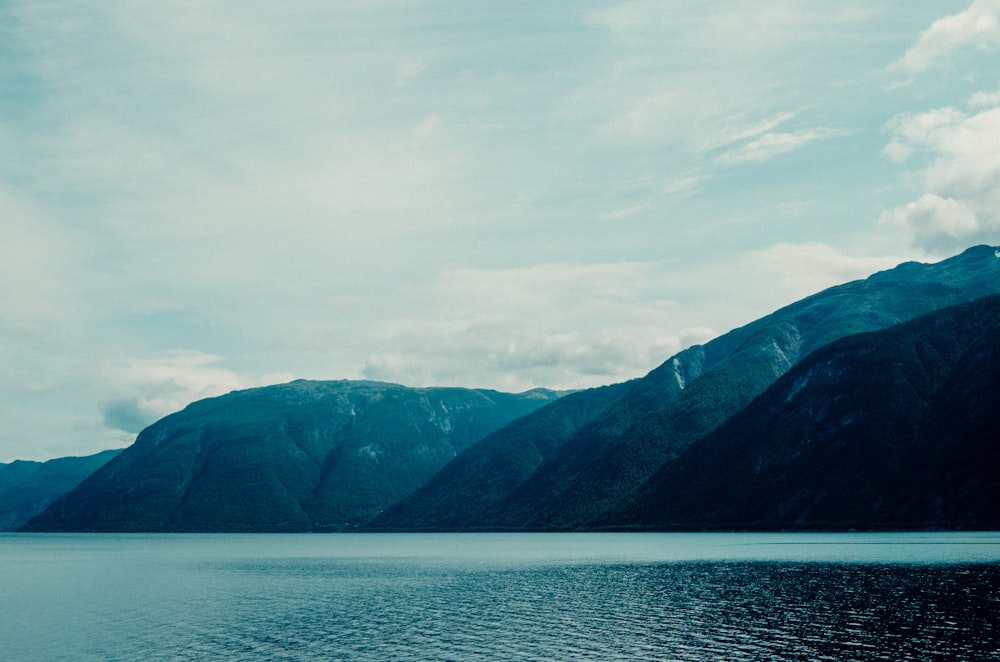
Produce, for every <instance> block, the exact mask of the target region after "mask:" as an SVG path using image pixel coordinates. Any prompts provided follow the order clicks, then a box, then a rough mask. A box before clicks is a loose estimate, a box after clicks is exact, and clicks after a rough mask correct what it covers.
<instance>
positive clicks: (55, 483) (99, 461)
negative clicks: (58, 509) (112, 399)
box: [0, 450, 120, 531]
mask: <svg viewBox="0 0 1000 662" xmlns="http://www.w3.org/2000/svg"><path fill="white" fill-rule="evenodd" d="M119 452H120V451H118V450H109V451H103V452H101V453H97V454H95V455H88V456H86V457H60V458H57V459H54V460H49V461H48V462H31V461H25V460H17V461H15V462H11V463H9V464H0V531H17V530H18V529H19V528H20V527H21V525H23V524H24V523H25V522H27V521H28V520H29V519H31V518H32V517H34V516H35V515H37V514H38V513H40V512H42V511H43V510H45V509H46V508H47V507H48V506H49V504H51V503H52V502H53V501H55V500H56V499H58V498H59V497H61V496H62V495H63V494H66V493H67V492H69V491H70V490H72V489H73V488H74V487H76V486H77V485H79V484H80V483H81V482H82V481H83V479H84V478H86V477H87V476H89V475H90V474H92V473H94V471H96V470H97V469H99V468H100V467H102V466H104V465H105V464H107V462H108V461H109V460H111V458H113V457H114V456H115V455H117V454H118V453H119Z"/></svg>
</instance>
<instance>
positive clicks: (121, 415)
mask: <svg viewBox="0 0 1000 662" xmlns="http://www.w3.org/2000/svg"><path fill="white" fill-rule="evenodd" d="M221 362H223V358H222V357H220V356H213V355H211V354H205V353H203V352H198V351H190V350H175V351H167V352H160V353H159V354H157V355H156V356H153V357H147V358H133V359H128V360H126V361H124V362H122V363H120V364H118V365H114V366H112V367H111V368H110V369H109V371H108V375H107V377H108V379H109V380H110V381H112V382H113V383H114V384H115V387H114V388H115V390H116V391H117V392H118V393H120V394H121V395H118V396H115V397H112V398H109V399H107V400H106V401H104V402H103V403H102V404H101V414H102V417H103V421H104V424H105V425H107V426H108V427H109V428H112V429H117V430H122V431H124V432H129V433H136V432H139V431H141V430H142V429H143V428H145V427H146V426H147V425H149V424H150V423H153V422H154V421H156V420H158V419H160V418H162V417H163V416H166V415H167V414H170V413H173V412H176V411H179V410H181V409H183V408H184V407H185V406H187V405H188V404H190V403H191V402H194V401H195V400H200V399H203V398H210V397H214V396H217V395H222V394H224V393H228V392H230V391H234V390H238V389H243V388H249V387H251V386H261V385H264V384H269V383H276V382H278V381H287V380H288V379H289V378H290V377H289V376H288V375H263V376H260V377H258V378H248V377H245V376H242V375H239V374H237V373H236V372H234V371H232V370H230V369H227V368H223V367H220V366H219V365H218V364H219V363H221Z"/></svg>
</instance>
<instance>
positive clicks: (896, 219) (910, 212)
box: [879, 193, 980, 251]
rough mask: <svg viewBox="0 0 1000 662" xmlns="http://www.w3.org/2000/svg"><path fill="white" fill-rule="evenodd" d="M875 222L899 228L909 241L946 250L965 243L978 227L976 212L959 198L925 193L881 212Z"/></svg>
mask: <svg viewBox="0 0 1000 662" xmlns="http://www.w3.org/2000/svg"><path fill="white" fill-rule="evenodd" d="M879 223H880V224H884V225H891V226H894V227H896V228H899V229H901V230H902V231H903V233H904V234H905V235H906V237H907V238H908V239H909V240H910V241H911V242H913V243H915V244H918V245H920V246H923V247H925V248H928V249H931V250H940V251H948V250H950V249H952V248H954V247H955V246H962V245H966V244H967V243H968V242H969V238H970V237H973V236H974V235H975V234H976V233H977V232H978V231H979V230H980V224H979V221H978V220H977V219H976V214H975V213H974V212H973V211H972V210H971V209H969V208H968V207H966V206H965V205H964V204H962V203H961V202H959V201H957V200H954V199H952V198H942V197H941V196H939V195H935V194H933V193H925V194H923V195H922V196H920V198H919V199H918V200H916V201H914V202H910V203H907V204H905V205H900V206H898V207H895V208H893V209H890V210H887V211H884V212H882V215H881V216H880V217H879Z"/></svg>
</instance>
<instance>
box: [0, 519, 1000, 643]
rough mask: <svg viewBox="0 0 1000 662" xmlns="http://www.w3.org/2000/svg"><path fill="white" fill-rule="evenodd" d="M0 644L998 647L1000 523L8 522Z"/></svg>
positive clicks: (0, 584) (1, 566)
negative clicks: (673, 527)
mask: <svg viewBox="0 0 1000 662" xmlns="http://www.w3.org/2000/svg"><path fill="white" fill-rule="evenodd" d="M0 610H2V614H0V616H2V618H0V657H2V658H3V659H4V660H33V661H34V660H39V661H42V660H178V659H180V660H186V659H197V660H259V659H265V660H502V659H511V660H720V659H724V660H893V661H896V660H933V659H941V660H955V659H959V660H996V659H1000V534H998V533H962V534H948V533H940V534H938V533H934V534H816V535H813V534H787V535H786V534H655V533H644V534H374V535H365V534H328V535H309V534H303V535H219V534H205V535H197V534H195V535H174V534H160V535H115V534H93V535H88V534H79V535H62V534H38V535H35V534H5V535H0Z"/></svg>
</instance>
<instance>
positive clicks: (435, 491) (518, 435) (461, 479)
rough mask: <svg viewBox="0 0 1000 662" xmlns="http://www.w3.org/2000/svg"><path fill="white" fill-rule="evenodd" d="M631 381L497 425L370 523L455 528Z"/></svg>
mask: <svg viewBox="0 0 1000 662" xmlns="http://www.w3.org/2000/svg"><path fill="white" fill-rule="evenodd" d="M631 386H632V383H631V382H626V383H623V384H616V385H614V386H605V387H602V388H593V389H587V390H585V391H580V392H577V393H573V394H570V395H567V396H565V397H562V398H560V399H559V400H557V401H555V402H553V403H552V404H549V405H546V406H545V407H542V408H541V409H539V410H537V411H534V412H532V413H531V414H528V415H527V416H525V417H523V418H520V419H518V420H516V421H514V422H512V423H510V424H509V425H507V426H505V427H503V428H501V429H500V430H497V431H496V432H494V433H493V434H491V435H490V436H488V437H486V438H485V439H483V440H482V441H480V442H478V443H476V444H474V445H473V446H471V447H470V448H468V449H466V450H465V451H464V452H462V453H461V454H459V455H458V457H456V458H455V459H454V460H452V461H451V462H449V463H448V465H447V466H446V467H445V468H444V469H442V470H441V471H440V472H439V473H438V474H437V475H436V476H434V478H433V479H431V480H430V481H429V482H428V483H427V484H426V485H424V486H423V487H421V488H420V489H418V490H417V491H416V492H414V493H413V494H411V495H410V496H408V497H407V498H405V499H403V500H402V501H400V502H399V503H397V504H396V505H395V506H393V507H391V508H389V509H388V510H386V512H384V513H383V514H382V515H380V516H379V517H377V518H376V519H375V520H373V521H372V523H371V524H370V525H369V527H368V528H380V529H397V528H400V529H454V528H461V527H462V526H463V524H464V523H465V522H468V521H475V520H476V518H478V517H479V516H480V515H481V513H482V511H483V510H484V509H485V508H487V507H489V506H490V505H492V504H493V503H495V502H496V501H497V500H499V499H500V498H502V497H504V496H506V495H507V494H508V493H509V492H510V490H511V489H513V488H514V487H516V486H517V485H519V484H521V483H522V482H523V481H524V480H525V479H526V478H528V477H529V476H530V475H531V474H532V472H534V471H535V470H536V469H537V468H538V467H539V465H541V463H542V462H544V461H545V460H546V459H547V458H549V457H551V456H552V454H553V453H555V451H556V450H557V449H558V448H559V447H560V446H561V445H562V444H563V443H565V441H566V440H567V439H568V438H569V437H570V436H571V435H572V434H573V433H575V432H576V431H577V430H579V429H580V428H581V427H582V426H583V425H585V424H586V423H588V422H589V421H591V420H593V419H594V418H595V417H596V416H597V415H599V414H600V413H602V412H603V411H605V410H606V409H607V408H608V406H609V405H611V404H612V403H614V402H615V401H616V400H618V399H619V398H621V396H622V394H623V393H624V392H625V391H627V390H628V389H629V388H630V387H631Z"/></svg>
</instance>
